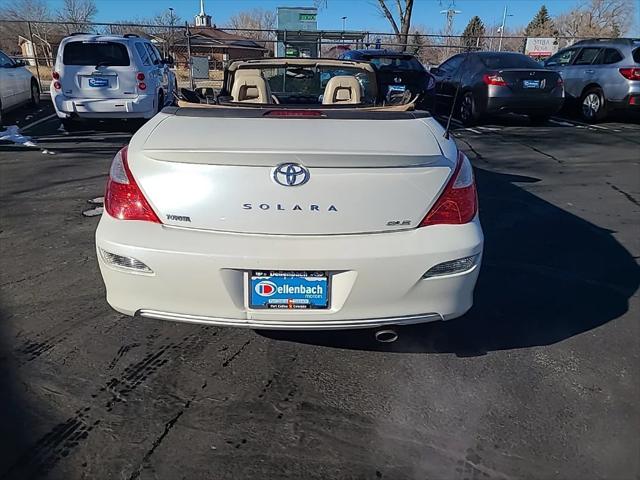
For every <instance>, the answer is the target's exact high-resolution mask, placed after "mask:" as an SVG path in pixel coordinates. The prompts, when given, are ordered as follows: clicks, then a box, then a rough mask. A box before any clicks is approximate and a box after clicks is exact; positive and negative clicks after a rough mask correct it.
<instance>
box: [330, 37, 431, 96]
mask: <svg viewBox="0 0 640 480" xmlns="http://www.w3.org/2000/svg"><path fill="white" fill-rule="evenodd" d="M340 58H341V59H344V60H358V61H365V62H371V63H372V64H373V65H374V66H375V67H376V76H377V78H378V92H379V94H380V98H381V101H384V102H385V103H390V104H393V103H404V101H405V98H403V97H404V94H405V92H409V94H410V95H411V96H412V97H413V96H415V95H419V98H418V101H417V106H418V108H420V109H429V108H432V107H433V101H434V98H435V86H436V84H435V80H434V78H433V75H431V74H430V73H429V72H428V71H427V70H426V69H425V68H424V66H423V65H422V63H420V61H419V60H418V59H417V58H416V57H415V56H414V55H411V54H409V53H405V52H396V51H393V50H385V49H372V50H349V51H347V52H344V53H343V54H341V55H340Z"/></svg>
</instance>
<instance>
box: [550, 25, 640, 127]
mask: <svg viewBox="0 0 640 480" xmlns="http://www.w3.org/2000/svg"><path fill="white" fill-rule="evenodd" d="M544 65H545V66H546V67H547V68H549V69H551V70H556V71H557V72H559V73H560V75H561V76H562V80H563V81H564V90H565V94H566V96H567V101H571V100H573V101H574V102H577V103H578V105H579V112H580V114H581V115H582V117H583V118H584V119H585V120H587V121H588V122H597V121H600V120H602V119H604V118H605V117H606V116H607V113H610V112H611V111H613V110H622V109H624V110H627V111H630V110H634V111H640V39H637V38H635V39H632V38H617V39H599V38H596V39H591V40H581V41H579V42H576V43H574V44H573V45H571V46H570V47H568V48H565V49H563V50H560V51H559V52H558V53H556V54H555V55H554V56H552V57H551V58H549V59H548V60H547V61H546V62H545V63H544Z"/></svg>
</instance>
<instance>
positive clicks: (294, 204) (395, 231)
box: [96, 107, 483, 329]
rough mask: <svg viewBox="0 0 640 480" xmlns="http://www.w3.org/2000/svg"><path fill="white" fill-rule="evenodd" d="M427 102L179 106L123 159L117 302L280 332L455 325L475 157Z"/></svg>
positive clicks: (113, 240)
mask: <svg viewBox="0 0 640 480" xmlns="http://www.w3.org/2000/svg"><path fill="white" fill-rule="evenodd" d="M443 133H444V132H443V130H442V128H441V127H440V125H439V124H438V123H437V122H435V121H434V120H433V119H432V118H431V117H430V116H429V114H427V113H426V112H389V111H383V112H381V111H367V110H358V109H342V110H340V109H336V110H330V109H327V110H323V109H319V110H286V109H270V108H268V107H263V108H222V107H217V108H209V109H207V108H171V109H165V110H164V112H163V113H161V114H159V115H157V116H156V117H154V118H153V119H152V120H151V121H150V122H149V123H147V124H146V125H145V126H144V127H143V128H142V129H141V130H140V131H138V132H137V133H136V135H135V136H134V137H133V139H132V140H131V143H130V145H129V146H128V148H124V149H123V150H121V151H120V152H119V153H118V154H117V155H116V157H115V159H114V160H113V164H112V167H111V172H110V179H109V183H108V186H107V192H106V196H105V213H104V214H103V216H102V218H101V220H100V224H99V226H98V230H97V233H96V243H97V251H98V259H99V263H100V270H101V272H102V276H103V278H104V281H105V284H106V287H107V299H108V302H109V303H110V304H111V306H112V307H113V308H115V309H116V310H118V311H119V312H122V313H124V314H127V315H142V316H145V317H151V318H158V319H168V320H176V321H184V322H196V323H205V324H215V325H230V326H241V327H251V328H277V329H337V328H358V327H374V326H381V325H387V324H409V323H419V322H428V321H434V320H448V319H451V318H455V317H458V316H460V315H462V314H464V313H465V312H466V311H467V310H468V309H469V308H470V307H471V305H472V297H473V288H474V285H475V283H476V278H477V276H478V270H479V266H480V260H481V256H482V245H483V236H482V230H481V227H480V222H479V220H478V213H477V212H478V205H477V195H476V187H475V183H474V178H473V172H472V168H471V165H470V163H469V161H468V159H467V158H466V157H465V156H464V155H463V154H462V153H461V152H459V151H458V150H457V148H456V146H455V143H454V142H453V141H452V140H448V139H445V138H444V136H443Z"/></svg>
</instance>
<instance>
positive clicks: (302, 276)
mask: <svg viewBox="0 0 640 480" xmlns="http://www.w3.org/2000/svg"><path fill="white" fill-rule="evenodd" d="M263 282H264V283H265V284H266V285H261V286H259V285H260V284H262V283H263ZM316 282H318V284H317V285H315V283H316ZM245 286H246V287H245V288H246V292H247V304H248V307H249V309H251V310H286V311H295V310H328V309H330V308H331V275H330V273H329V272H327V271H318V270H303V271H288V270H287V271H284V270H250V271H248V272H247V281H246V282H245ZM285 286H288V287H289V288H286V287H285ZM301 286H304V287H318V286H319V287H321V288H322V291H321V293H309V294H305V293H301V292H300V293H298V292H292V291H291V287H301ZM278 287H283V288H284V289H285V291H284V292H278V291H277V289H278ZM269 289H276V291H275V292H274V293H271V294H270V295H265V294H264V293H269ZM258 290H262V291H263V292H264V293H262V294H260V293H259V291H258Z"/></svg>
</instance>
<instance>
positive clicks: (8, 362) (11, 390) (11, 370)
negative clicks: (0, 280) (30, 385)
mask: <svg viewBox="0 0 640 480" xmlns="http://www.w3.org/2000/svg"><path fill="white" fill-rule="evenodd" d="M7 321H8V315H7V314H6V312H5V311H4V310H3V309H2V307H0V327H2V326H4V325H5V324H6V322H7ZM8 341H9V336H8V334H7V332H5V331H4V329H3V328H0V392H1V393H0V422H1V425H2V437H3V438H2V448H1V449H0V478H4V477H5V474H6V473H8V472H7V469H8V468H9V467H10V465H11V464H12V463H13V462H14V461H15V459H16V458H17V457H18V456H19V455H20V454H21V453H22V452H23V451H24V450H25V449H26V448H27V447H29V446H31V444H32V443H33V438H31V437H32V436H33V431H34V428H33V425H31V422H30V421H29V420H27V417H26V415H25V412H26V411H27V409H28V408H29V406H28V405H27V404H26V403H25V401H24V399H23V398H22V396H21V395H20V393H19V389H20V381H19V380H18V378H17V376H16V371H17V367H16V365H15V358H14V357H13V354H12V353H11V351H10V346H9V344H8Z"/></svg>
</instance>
